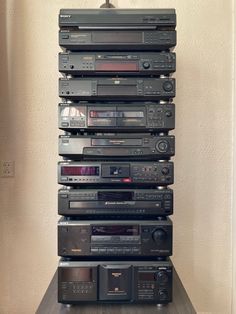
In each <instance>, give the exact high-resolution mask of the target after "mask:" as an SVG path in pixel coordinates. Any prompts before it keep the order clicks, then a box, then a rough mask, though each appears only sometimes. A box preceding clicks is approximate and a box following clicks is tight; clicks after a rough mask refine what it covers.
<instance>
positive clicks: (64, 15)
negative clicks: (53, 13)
mask: <svg viewBox="0 0 236 314" xmlns="http://www.w3.org/2000/svg"><path fill="white" fill-rule="evenodd" d="M60 17H63V18H67V17H69V18H70V17H71V15H69V14H61V15H60Z"/></svg>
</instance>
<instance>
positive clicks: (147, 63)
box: [143, 61, 150, 69]
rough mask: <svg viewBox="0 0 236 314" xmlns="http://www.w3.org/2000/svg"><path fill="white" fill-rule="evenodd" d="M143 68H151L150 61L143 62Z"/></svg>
mask: <svg viewBox="0 0 236 314" xmlns="http://www.w3.org/2000/svg"><path fill="white" fill-rule="evenodd" d="M143 68H144V69H149V68H150V63H149V62H148V61H144V62H143Z"/></svg>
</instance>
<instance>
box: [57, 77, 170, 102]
mask: <svg viewBox="0 0 236 314" xmlns="http://www.w3.org/2000/svg"><path fill="white" fill-rule="evenodd" d="M59 97H62V98H66V99H71V100H90V101H93V100H94V101H96V100H110V101H111V100H115V99H116V100H149V101H150V100H170V99H172V98H173V97H175V79H173V78H146V77H143V78H140V77H133V78H124V77H122V78H120V77H119V78H107V77H104V78H98V77H85V78H84V77H83V78H60V79H59Z"/></svg>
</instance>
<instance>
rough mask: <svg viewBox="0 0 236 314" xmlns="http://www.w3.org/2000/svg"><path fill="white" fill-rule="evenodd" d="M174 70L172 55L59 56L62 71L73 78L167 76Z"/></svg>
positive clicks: (71, 53)
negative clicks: (87, 76) (78, 76)
mask: <svg viewBox="0 0 236 314" xmlns="http://www.w3.org/2000/svg"><path fill="white" fill-rule="evenodd" d="M175 68H176V57H175V53H172V52H159V53H158V52H64V53H59V71H60V72H62V73H65V74H71V75H104V74H105V75H139V76H140V75H162V74H165V75H168V74H170V73H173V72H175Z"/></svg>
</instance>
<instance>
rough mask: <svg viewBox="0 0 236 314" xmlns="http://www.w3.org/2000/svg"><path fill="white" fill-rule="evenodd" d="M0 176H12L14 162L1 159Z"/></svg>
mask: <svg viewBox="0 0 236 314" xmlns="http://www.w3.org/2000/svg"><path fill="white" fill-rule="evenodd" d="M0 176H1V177H3V178H7V177H14V176H15V162H14V161H3V160H1V162H0Z"/></svg>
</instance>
